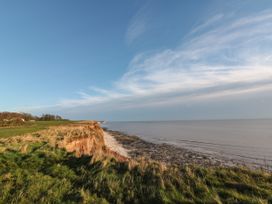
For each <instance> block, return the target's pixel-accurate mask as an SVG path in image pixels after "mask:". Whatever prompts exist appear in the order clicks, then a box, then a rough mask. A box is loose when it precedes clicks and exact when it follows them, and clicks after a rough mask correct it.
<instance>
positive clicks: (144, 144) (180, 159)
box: [104, 128, 270, 170]
mask: <svg viewBox="0 0 272 204" xmlns="http://www.w3.org/2000/svg"><path fill="white" fill-rule="evenodd" d="M104 132H106V134H107V135H108V136H112V137H113V138H114V139H115V140H116V141H117V142H118V143H119V146H120V145H121V146H122V147H121V148H123V149H125V150H126V151H125V152H126V154H127V155H128V156H129V157H130V158H133V159H142V158H144V159H148V160H153V161H157V162H163V163H165V164H170V165H177V166H181V167H183V166H186V165H199V166H203V167H211V166H214V167H234V166H244V167H249V168H253V169H256V168H262V169H265V170H270V168H269V167H267V166H259V165H256V164H254V163H246V162H245V161H243V160H235V159H230V158H227V157H224V156H219V155H215V154H211V153H202V152H201V153H200V152H196V151H193V150H190V149H185V148H181V147H177V146H175V145H172V144H167V143H152V142H148V141H145V140H143V139H141V138H140V137H138V136H135V135H129V134H126V133H123V132H120V131H113V130H109V129H107V128H104ZM118 148H120V147H118ZM118 148H117V149H118ZM123 151H124V150H123ZM117 152H118V151H117Z"/></svg>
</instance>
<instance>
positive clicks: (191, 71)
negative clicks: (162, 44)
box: [57, 10, 272, 109]
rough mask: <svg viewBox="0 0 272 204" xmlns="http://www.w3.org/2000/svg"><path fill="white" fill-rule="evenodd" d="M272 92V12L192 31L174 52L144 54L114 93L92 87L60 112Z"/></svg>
mask: <svg viewBox="0 0 272 204" xmlns="http://www.w3.org/2000/svg"><path fill="white" fill-rule="evenodd" d="M141 15H142V14H137V17H135V19H137V20H134V21H135V22H134V21H133V22H132V24H131V28H129V30H128V34H127V35H128V40H129V41H130V42H132V41H133V40H135V39H136V38H137V37H138V36H139V35H140V34H141V33H142V32H143V30H142V29H143V28H141V26H143V25H140V24H141V23H140V22H138V20H139V19H141ZM271 89H272V11H270V10H269V11H263V12H260V13H258V14H254V15H250V16H244V17H240V18H233V17H232V18H226V17H225V16H224V15H223V14H218V15H216V16H215V17H213V18H212V19H210V20H208V21H206V22H205V23H203V25H199V26H197V27H196V28H195V29H193V30H192V32H191V36H190V38H189V40H187V41H186V42H183V43H182V44H181V45H179V46H177V48H175V49H166V50H163V51H161V52H157V53H151V54H150V53H149V54H145V53H141V54H139V55H137V56H135V57H134V59H132V61H131V63H130V65H129V68H128V71H127V72H126V73H125V74H124V75H123V76H122V77H121V78H120V79H119V80H118V81H116V82H115V83H114V84H113V86H112V88H111V89H101V88H97V87H91V89H88V90H86V91H85V92H80V93H79V96H80V98H78V99H66V100H62V101H60V102H59V103H58V104H57V106H58V107H62V108H67V107H80V106H92V105H93V106H96V107H98V106H101V107H105V106H110V108H111V109H116V108H133V107H142V106H154V105H169V104H172V103H179V102H182V101H184V100H204V99H205V98H211V97H222V96H231V95H235V94H248V93H251V92H258V91H264V90H266V91H267V90H270V91H271Z"/></svg>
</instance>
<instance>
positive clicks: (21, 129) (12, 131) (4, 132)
mask: <svg viewBox="0 0 272 204" xmlns="http://www.w3.org/2000/svg"><path fill="white" fill-rule="evenodd" d="M68 123H71V121H36V122H27V123H26V124H25V125H23V126H18V127H11V128H0V138H4V137H10V136H15V135H22V134H26V133H31V132H36V131H39V130H43V129H46V128H48V127H49V126H56V125H62V124H68Z"/></svg>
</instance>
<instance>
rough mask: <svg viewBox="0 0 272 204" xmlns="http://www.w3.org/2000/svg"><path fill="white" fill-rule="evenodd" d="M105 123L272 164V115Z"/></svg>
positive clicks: (196, 148) (143, 135)
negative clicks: (255, 117) (269, 116)
mask: <svg viewBox="0 0 272 204" xmlns="http://www.w3.org/2000/svg"><path fill="white" fill-rule="evenodd" d="M103 126H104V127H106V128H108V129H110V130H116V131H121V132H123V133H126V134H130V135H136V136H139V137H140V138H142V139H144V140H147V141H150V142H154V143H167V144H172V145H175V146H178V147H182V148H187V149H189V150H193V151H197V152H201V153H205V154H213V155H218V156H220V157H224V158H227V159H234V160H237V161H238V160H239V161H240V162H244V163H251V164H254V165H255V164H256V165H261V166H268V167H269V166H271V165H272V119H258V120H257V119H246V120H244V119H243V120H240V119H239V120H191V121H189V120H187V121H185V120H184V121H142V122H141V121H139V122H105V123H104V124H103Z"/></svg>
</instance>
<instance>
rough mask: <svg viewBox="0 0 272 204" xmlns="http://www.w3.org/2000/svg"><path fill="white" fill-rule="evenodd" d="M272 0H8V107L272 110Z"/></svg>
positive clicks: (257, 114) (184, 115)
mask: <svg viewBox="0 0 272 204" xmlns="http://www.w3.org/2000/svg"><path fill="white" fill-rule="evenodd" d="M271 104H272V1H271V0H258V1H256V0H228V1H223V0H205V1H203V0H182V1H180V0H171V1H166V0H145V1H144V0H130V1H127V0H116V1H107V0H91V1H90V0H79V1H74V0H46V1H45V0H41V1H36V0H25V1H20V0H9V1H4V0H0V111H17V112H29V113H32V114H35V115H40V114H42V113H52V114H60V115H62V116H63V117H65V118H70V119H97V120H117V121H138V120H199V119H231V118H272V108H271Z"/></svg>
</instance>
